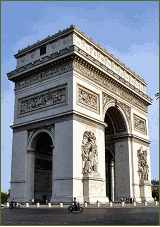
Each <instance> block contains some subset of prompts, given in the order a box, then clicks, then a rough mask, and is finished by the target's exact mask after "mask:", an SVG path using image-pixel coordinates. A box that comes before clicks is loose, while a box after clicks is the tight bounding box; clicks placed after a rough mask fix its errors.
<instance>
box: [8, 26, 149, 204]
mask: <svg viewBox="0 0 160 227" xmlns="http://www.w3.org/2000/svg"><path fill="white" fill-rule="evenodd" d="M44 45H45V46H44ZM42 47H43V48H44V47H46V53H45V54H42V55H40V49H41V48H42ZM15 57H16V58H17V68H16V70H14V71H12V72H10V73H8V79H9V80H11V81H13V82H15V110H14V111H15V112H14V125H13V126H12V128H13V150H12V176H11V198H10V199H12V198H15V199H16V200H18V201H20V202H21V201H22V202H29V201H31V200H32V199H33V197H35V199H36V200H37V201H39V202H42V201H43V202H44V201H46V200H50V201H51V202H71V201H72V200H73V198H74V197H76V198H77V199H78V200H79V201H80V202H84V201H87V202H90V203H94V202H97V200H98V201H99V202H104V203H105V202H109V200H113V201H114V200H120V198H121V197H132V198H134V200H135V201H141V200H144V199H146V200H147V201H149V200H151V199H152V198H151V185H150V180H151V174H150V155H149V143H150V141H149V136H148V130H147V127H148V122H147V106H148V105H150V104H151V103H152V100H151V99H150V98H149V97H148V96H147V95H146V94H145V87H146V83H145V82H144V80H142V79H141V78H140V77H139V76H137V75H136V74H135V73H134V72H132V71H131V70H130V69H129V68H127V67H126V66H125V65H124V64H122V63H121V62H120V61H119V60H118V59H116V58H114V57H113V56H112V55H111V54H109V53H108V52H107V51H106V50H104V49H103V48H101V47H100V46H99V45H98V44H96V43H95V42H94V41H93V40H92V39H90V38H89V37H87V36H86V35H85V34H84V33H83V32H81V31H79V30H78V29H77V28H76V27H75V26H71V27H70V28H68V29H66V30H64V31H60V32H58V33H57V34H55V35H53V36H50V37H48V38H47V39H45V40H42V41H39V42H37V43H36V44H33V45H31V46H29V47H27V48H25V49H23V50H21V51H19V52H18V54H16V55H15ZM142 146H143V149H142V150H143V151H147V153H146V154H147V155H145V159H144V160H142V156H141V155H140V153H139V152H138V153H137V151H140V150H141V149H140V148H141V147H142ZM137 154H138V155H137ZM143 161H145V163H144V164H142V162H143ZM141 170H143V171H141ZM41 183H42V184H41Z"/></svg>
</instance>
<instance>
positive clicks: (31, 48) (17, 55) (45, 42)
mask: <svg viewBox="0 0 160 227" xmlns="http://www.w3.org/2000/svg"><path fill="white" fill-rule="evenodd" d="M71 31H76V32H78V33H79V34H80V35H81V36H83V37H84V38H86V39H87V40H88V41H90V42H91V44H92V45H94V46H96V48H98V49H99V50H100V51H102V52H104V54H106V55H107V56H108V57H109V58H111V60H113V61H116V63H118V64H119V65H120V66H121V67H122V68H123V69H125V70H126V71H128V72H129V73H131V74H132V75H133V76H134V77H136V78H137V79H138V80H140V81H141V82H142V83H143V84H144V85H145V86H147V83H146V82H145V81H144V79H142V78H141V77H140V76H139V75H136V74H135V72H134V71H132V70H131V69H130V68H129V67H127V66H126V65H125V64H124V63H122V62H121V61H119V59H117V58H115V57H114V56H113V54H110V53H109V52H108V51H107V50H106V49H104V48H103V47H101V46H100V44H98V43H96V42H95V41H94V40H93V39H92V38H90V37H89V36H87V35H86V34H85V33H84V32H83V31H80V30H79V29H78V28H77V27H76V26H75V25H71V26H70V27H69V28H66V29H63V30H59V32H57V33H55V34H53V35H51V36H50V35H48V36H47V38H45V39H43V40H41V41H40V40H38V41H37V43H34V44H32V45H28V46H27V47H26V48H24V49H21V50H20V49H19V50H18V53H17V54H15V55H14V57H15V58H18V57H19V56H21V55H23V54H25V53H26V52H30V51H32V50H33V49H35V48H37V47H40V46H43V45H45V44H47V43H48V42H51V41H52V40H53V39H56V38H59V37H60V36H63V35H66V34H67V33H69V32H71Z"/></svg>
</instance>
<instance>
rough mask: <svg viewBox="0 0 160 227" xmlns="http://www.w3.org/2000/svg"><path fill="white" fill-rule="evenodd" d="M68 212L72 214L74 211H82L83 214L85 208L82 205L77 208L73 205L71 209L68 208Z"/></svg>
mask: <svg viewBox="0 0 160 227" xmlns="http://www.w3.org/2000/svg"><path fill="white" fill-rule="evenodd" d="M68 211H69V212H72V211H80V212H83V207H82V206H81V205H79V204H78V205H77V206H76V207H75V206H74V205H73V204H71V205H70V206H69V207H68Z"/></svg>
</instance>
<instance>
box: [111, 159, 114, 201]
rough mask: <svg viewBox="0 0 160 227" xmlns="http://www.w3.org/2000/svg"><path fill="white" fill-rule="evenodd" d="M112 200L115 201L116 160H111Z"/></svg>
mask: <svg viewBox="0 0 160 227" xmlns="http://www.w3.org/2000/svg"><path fill="white" fill-rule="evenodd" d="M110 168H111V200H112V201H114V160H111V164H110Z"/></svg>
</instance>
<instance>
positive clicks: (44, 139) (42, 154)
mask: <svg viewBox="0 0 160 227" xmlns="http://www.w3.org/2000/svg"><path fill="white" fill-rule="evenodd" d="M33 143H34V145H35V164H34V199H35V202H41V203H43V202H44V203H45V202H46V200H48V201H50V199H51V197H52V156H53V155H52V150H53V143H52V139H51V137H50V135H49V134H48V133H46V132H40V133H39V134H38V135H36V137H35V138H34V140H33Z"/></svg>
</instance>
